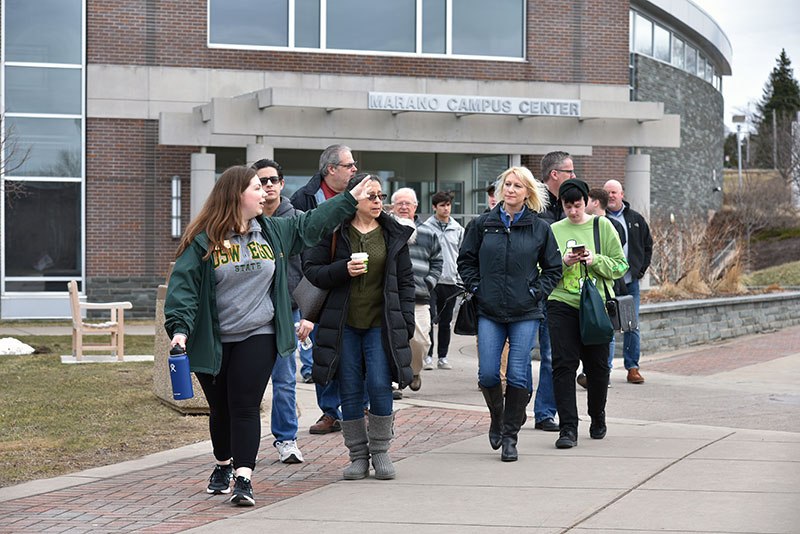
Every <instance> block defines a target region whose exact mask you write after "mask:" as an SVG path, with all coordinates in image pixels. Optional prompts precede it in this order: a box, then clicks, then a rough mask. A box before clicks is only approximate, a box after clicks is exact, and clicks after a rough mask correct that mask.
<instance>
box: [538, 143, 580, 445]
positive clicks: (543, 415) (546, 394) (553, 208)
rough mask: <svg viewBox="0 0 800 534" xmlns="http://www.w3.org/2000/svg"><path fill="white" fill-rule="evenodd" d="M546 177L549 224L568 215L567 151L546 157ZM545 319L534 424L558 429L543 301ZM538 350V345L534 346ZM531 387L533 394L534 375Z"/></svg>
mask: <svg viewBox="0 0 800 534" xmlns="http://www.w3.org/2000/svg"><path fill="white" fill-rule="evenodd" d="M541 168H542V181H543V182H544V185H546V186H547V193H548V195H547V196H548V200H549V201H548V205H547V209H546V210H544V211H543V212H542V213H540V214H539V217H540V218H542V219H544V220H545V222H547V223H548V224H553V223H555V222H557V221H560V220H561V219H563V218H564V210H563V208H562V207H561V202H559V201H558V188H559V187H561V184H562V183H564V182H565V181H567V180H569V179H570V178H575V176H576V175H575V166H574V164H573V163H572V157H571V156H570V155H569V153H567V152H562V151H558V150H557V151H554V152H549V153H547V154H545V155H544V157H542V165H541ZM542 312H543V313H544V319H542V321H541V322H540V323H539V360H540V361H539V383H538V384H537V386H536V398H535V399H534V401H533V420H534V428H536V429H538V430H544V431H545V432H557V431H558V424H557V423H556V420H555V417H556V412H557V410H556V398H555V394H554V393H553V353H552V351H551V349H550V331H549V330H548V329H547V305H546V304H543V305H542ZM534 350H535V347H534ZM528 389H529V391H530V392H531V395H532V394H533V376H532V375H531V380H530V384H529V385H528Z"/></svg>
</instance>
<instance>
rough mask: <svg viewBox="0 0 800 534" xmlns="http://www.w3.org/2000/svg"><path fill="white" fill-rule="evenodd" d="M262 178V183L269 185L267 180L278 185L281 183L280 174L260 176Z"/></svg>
mask: <svg viewBox="0 0 800 534" xmlns="http://www.w3.org/2000/svg"><path fill="white" fill-rule="evenodd" d="M259 180H261V185H267V182H269V183H271V184H272V185H278V184H279V183H281V177H280V176H270V177H269V178H259Z"/></svg>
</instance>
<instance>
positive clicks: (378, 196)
mask: <svg viewBox="0 0 800 534" xmlns="http://www.w3.org/2000/svg"><path fill="white" fill-rule="evenodd" d="M386 197H387V195H386V193H383V194H381V195H378V194H376V193H372V194H371V195H367V200H369V201H370V202H372V201H373V200H375V199H377V198H379V199H381V202H383V201H384V200H386Z"/></svg>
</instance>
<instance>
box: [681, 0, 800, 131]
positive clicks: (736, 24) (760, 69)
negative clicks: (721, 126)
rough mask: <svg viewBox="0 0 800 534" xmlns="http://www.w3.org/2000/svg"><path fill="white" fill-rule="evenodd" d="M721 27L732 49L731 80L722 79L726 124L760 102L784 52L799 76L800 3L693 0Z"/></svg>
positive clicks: (728, 124) (796, 75) (731, 127)
mask: <svg viewBox="0 0 800 534" xmlns="http://www.w3.org/2000/svg"><path fill="white" fill-rule="evenodd" d="M692 1H693V2H694V3H695V4H697V5H698V6H700V7H701V8H702V9H703V10H705V12H706V13H708V14H709V15H710V16H711V17H712V18H713V19H714V20H716V21H717V23H718V24H719V25H720V27H722V31H724V32H725V34H726V35H727V36H728V39H730V42H731V46H732V47H733V62H732V64H731V70H732V71H733V74H732V75H731V76H723V77H722V95H723V97H724V98H725V124H726V125H727V126H728V128H730V129H731V130H733V129H734V126H733V123H732V122H731V117H732V116H733V115H734V114H738V113H741V112H742V111H744V110H745V109H746V108H747V106H748V103H751V102H752V103H753V105H754V103H755V102H758V101H759V100H760V99H761V96H762V93H763V90H764V84H765V83H766V82H767V79H768V78H769V74H770V72H772V69H773V68H774V67H775V61H776V59H777V58H778V55H779V54H780V52H781V48H784V49H786V54H787V55H788V56H789V59H790V60H791V61H792V68H793V69H794V77H795V79H798V76H799V75H800V70H798V69H800V2H798V0H762V1H761V2H752V1H751V0H692Z"/></svg>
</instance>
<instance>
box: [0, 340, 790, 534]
mask: <svg viewBox="0 0 800 534" xmlns="http://www.w3.org/2000/svg"><path fill="white" fill-rule="evenodd" d="M450 354H451V357H450V358H449V359H450V362H451V364H453V366H454V370H453V371H439V370H437V371H431V372H426V373H425V374H424V375H423V389H422V390H421V391H420V392H417V393H406V398H405V399H404V400H403V401H400V402H398V403H397V404H396V408H397V410H398V411H397V419H396V432H395V433H396V439H395V441H394V443H393V445H392V450H391V453H392V457H393V459H394V461H395V464H396V466H397V472H398V475H397V478H396V479H395V480H393V481H378V480H375V479H374V478H368V479H365V480H361V481H344V480H341V470H342V469H343V467H344V466H345V465H347V462H348V459H347V454H346V449H345V447H344V445H343V443H342V437H341V434H339V433H336V434H328V435H323V436H312V435H310V434H308V432H307V428H308V425H309V424H311V423H313V422H314V420H316V417H317V415H318V413H317V411H316V406H315V398H314V392H313V387H312V386H310V385H306V384H298V403H299V404H300V406H301V410H302V417H301V421H300V428H301V432H300V435H299V443H300V446H301V448H302V451H303V454H304V456H305V459H306V461H305V463H303V464H298V465H284V464H281V463H279V462H278V461H277V457H276V454H275V450H274V448H273V447H272V438H271V436H269V435H268V434H267V435H265V436H264V439H263V440H262V446H261V450H260V452H259V458H260V461H259V464H258V466H257V468H256V471H255V474H254V477H253V486H254V491H255V497H256V500H257V506H256V507H255V508H252V509H247V508H237V507H232V506H230V505H229V504H227V502H226V499H225V497H223V496H209V495H206V493H205V483H206V479H207V477H208V474H209V473H210V470H211V466H212V463H213V462H212V458H211V454H210V445H209V443H208V442H204V443H200V444H196V445H192V446H189V447H183V448H181V449H176V450H173V451H165V452H163V453H159V454H156V455H151V456H149V457H146V458H142V459H139V460H136V461H133V462H126V463H125V464H119V465H111V466H106V467H101V468H97V469H92V470H88V471H83V472H80V473H74V474H72V475H68V476H64V477H58V478H56V479H49V480H40V481H35V482H31V483H26V484H21V485H19V486H13V487H8V488H2V489H0V533H6V532H45V531H47V532H184V531H186V532H208V533H211V532H214V533H218V532H245V531H247V532H252V531H256V532H258V531H264V530H265V529H270V528H271V529H284V530H291V531H292V532H296V533H303V532H315V533H317V532H375V531H377V530H380V531H381V532H388V533H393V532H398V533H399V532H403V533H408V532H409V531H412V530H413V531H414V532H419V533H426V532H436V533H442V532H484V531H490V532H519V531H525V532H536V533H551V532H552V533H557V532H591V533H607V532H626V533H649V532H664V531H668V532H681V533H685V532H700V533H712V532H713V533H715V534H716V533H721V532H731V533H765V534H766V533H769V534H772V533H797V532H800V507H799V506H798V504H800V432H797V431H796V429H797V428H798V426H797V425H798V424H797V419H798V417H797V414H798V413H800V406H798V405H800V402H798V401H799V400H800V396H798V389H797V386H796V384H797V378H798V375H799V374H800V327H793V328H790V329H786V330H783V331H780V332H774V333H770V334H763V335H759V336H749V337H747V338H738V339H736V340H732V341H731V342H730V343H721V344H717V345H714V346H705V347H694V348H692V349H687V350H684V351H675V352H673V353H669V354H661V355H653V356H649V357H647V358H643V360H642V369H643V374H644V375H645V376H646V379H647V382H646V383H645V384H644V385H629V384H626V383H625V382H624V371H621V370H618V369H615V371H614V372H613V373H612V384H613V386H614V387H613V388H612V389H611V390H610V391H609V393H610V396H609V409H608V411H609V431H608V435H607V437H606V438H605V439H603V440H592V439H590V438H589V437H588V421H587V419H586V415H585V392H583V391H582V390H581V389H580V388H578V405H579V409H580V411H581V413H582V414H583V415H582V422H581V427H580V437H579V446H578V447H577V448H575V449H570V450H558V449H555V447H554V441H555V439H556V437H557V434H556V433H547V432H542V431H538V430H534V429H533V426H532V418H531V417H530V416H531V415H532V406H531V407H529V410H528V413H529V419H528V421H529V422H528V423H527V424H526V426H525V427H524V428H523V430H522V431H521V433H520V437H519V451H520V459H519V461H517V462H514V463H503V462H501V461H500V458H499V456H500V455H499V452H498V451H492V450H491V448H490V447H489V443H488V439H487V436H486V431H487V429H488V423H489V417H488V414H487V413H486V409H485V407H483V406H482V398H481V395H480V393H479V392H478V391H477V388H476V387H475V355H474V339H472V338H466V337H460V336H455V337H454V338H453V344H452V346H451V351H450ZM737 362H738V363H737ZM534 363H535V362H534ZM615 365H616V362H615ZM534 368H535V369H536V367H534ZM406 391H407V390H406ZM736 396H740V397H744V398H745V399H747V401H748V402H750V404H752V405H753V406H754V407H750V408H749V410H750V411H749V412H748V411H747V410H748V408H746V407H741V406H739V405H732V401H731V399H733V398H735V397H736ZM700 403H702V405H703V406H704V407H705V409H704V410H701V409H699V408H698V407H697V406H695V404H698V405H699V404H700ZM730 411H733V412H738V413H739V414H740V417H739V418H736V417H734V416H733V415H731V414H730V413H729V412H730ZM765 412H770V413H768V414H767V415H768V416H769V417H764V418H763V419H764V420H760V421H756V422H753V421H750V416H751V414H752V413H765ZM633 413H641V414H651V415H652V416H651V417H641V416H639V417H638V418H637V419H634V418H632V417H631V414H633ZM742 413H744V414H745V415H747V417H741V414H742ZM615 415H616V417H614V416H615ZM620 416H622V417H620ZM676 421H689V422H691V424H688V423H687V422H676ZM709 421H724V422H725V424H724V425H714V424H708V422H709ZM753 425H755V426H757V427H758V428H742V427H743V426H744V427H747V426H753ZM265 426H266V428H267V430H268V425H265ZM763 427H768V428H767V429H765V428H763ZM769 428H771V429H769ZM787 428H791V429H793V430H794V431H792V432H784V431H779V430H785V429H787Z"/></svg>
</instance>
